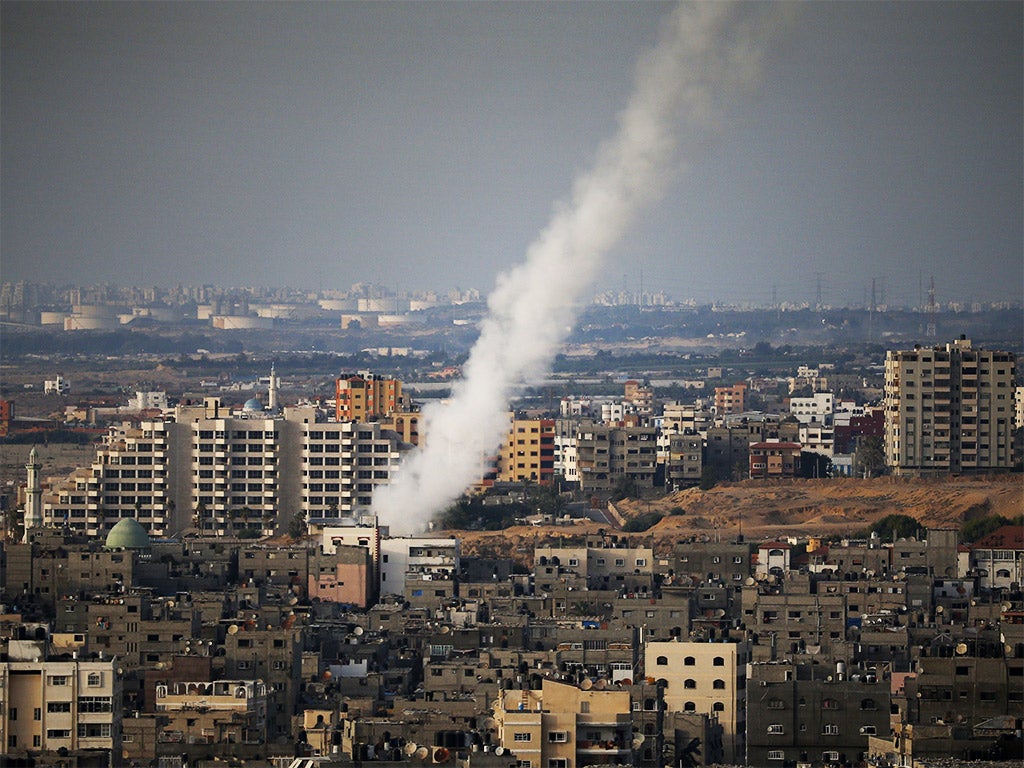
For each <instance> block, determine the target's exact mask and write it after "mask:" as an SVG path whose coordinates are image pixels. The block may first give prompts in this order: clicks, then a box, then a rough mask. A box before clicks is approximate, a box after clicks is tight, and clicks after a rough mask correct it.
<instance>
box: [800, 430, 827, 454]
mask: <svg viewBox="0 0 1024 768" xmlns="http://www.w3.org/2000/svg"><path fill="white" fill-rule="evenodd" d="M799 434H800V445H801V446H803V449H804V450H805V451H810V452H811V453H817V454H820V455H822V456H832V455H833V454H834V453H835V432H833V430H832V427H831V426H825V425H824V424H820V423H816V424H801V425H800V432H799Z"/></svg>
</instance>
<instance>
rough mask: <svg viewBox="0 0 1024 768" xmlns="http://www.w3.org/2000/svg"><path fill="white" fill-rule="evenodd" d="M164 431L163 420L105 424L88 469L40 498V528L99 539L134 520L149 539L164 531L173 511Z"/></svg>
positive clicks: (164, 424)
mask: <svg viewBox="0 0 1024 768" xmlns="http://www.w3.org/2000/svg"><path fill="white" fill-rule="evenodd" d="M168 427H169V425H168V423H167V422H164V421H143V422H141V423H139V424H138V425H137V426H135V425H132V424H129V423H124V424H119V425H114V426H111V427H110V428H109V430H108V432H107V434H106V435H105V436H104V438H103V442H102V444H101V445H100V446H99V448H98V449H97V451H96V459H95V461H93V463H92V465H91V466H89V467H83V468H80V469H77V470H75V472H73V473H72V474H71V476H69V477H68V478H66V479H64V480H63V481H61V482H59V483H57V484H55V485H53V486H52V487H51V488H50V490H49V491H47V492H45V493H44V494H43V500H42V501H43V524H44V525H48V526H56V525H66V526H67V527H69V528H70V529H71V530H73V531H77V532H79V533H83V534H86V535H88V536H100V535H104V534H105V533H106V532H107V531H109V530H110V529H111V528H113V527H114V526H115V525H116V524H117V522H118V521H119V520H121V519H122V518H125V517H134V518H135V519H136V520H138V521H139V523H141V524H142V525H143V527H145V528H146V530H147V532H148V533H149V534H150V535H155V536H162V535H164V534H165V533H167V532H168V530H167V527H168V524H169V522H170V517H171V513H172V512H173V510H174V507H175V504H174V503H173V501H172V498H171V487H170V474H169V466H168V464H169V461H170V437H169V433H168Z"/></svg>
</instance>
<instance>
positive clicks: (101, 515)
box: [42, 397, 410, 538]
mask: <svg viewBox="0 0 1024 768" xmlns="http://www.w3.org/2000/svg"><path fill="white" fill-rule="evenodd" d="M231 414H232V411H231V410H230V409H228V408H226V407H224V406H223V405H222V403H221V401H220V399H219V398H215V397H209V398H206V399H205V400H204V401H203V403H202V404H201V405H193V404H185V405H180V406H178V408H177V409H176V411H175V414H174V418H173V420H168V421H143V422H142V423H141V424H140V425H139V426H138V427H133V426H130V425H120V426H115V427H111V429H110V432H109V433H108V435H107V436H106V437H105V439H104V443H103V445H102V446H101V447H100V448H99V450H98V451H97V458H96V460H95V461H94V462H93V464H92V465H91V467H87V468H81V469H78V470H76V471H75V472H73V473H72V474H71V475H70V476H69V477H68V478H66V479H65V480H63V481H61V482H59V483H57V484H55V485H54V486H53V488H52V490H50V491H48V492H44V493H43V494H42V511H43V522H44V524H45V525H47V526H67V527H68V528H70V529H71V530H72V531H74V532H76V533H81V534H84V535H88V536H93V537H96V536H102V535H105V534H106V533H107V532H108V531H109V530H110V529H111V528H113V526H114V525H116V524H117V523H118V522H119V521H120V520H122V519H124V518H133V519H135V520H136V521H138V522H139V523H140V524H141V525H142V526H143V528H145V529H146V531H147V532H148V533H149V534H150V535H151V536H154V537H158V536H164V535H169V534H172V533H175V532H179V531H182V530H184V529H186V528H194V529H196V530H198V531H199V532H200V533H201V534H202V535H205V536H226V537H238V538H247V537H258V536H268V535H272V534H274V533H275V532H278V531H280V530H283V529H285V528H287V526H288V524H289V523H290V522H291V520H292V519H293V518H294V517H295V516H296V515H300V514H301V515H303V516H304V517H305V519H306V521H307V522H309V523H314V522H316V521H321V522H324V521H329V520H334V519H338V518H340V517H342V516H347V515H351V514H353V513H354V512H355V511H356V510H358V509H361V508H365V507H367V506H369V504H370V500H371V497H372V494H373V489H374V488H375V487H376V486H378V485H382V484H386V483H387V482H389V481H390V478H391V475H392V473H393V472H394V471H395V469H396V468H397V467H398V465H399V463H400V461H401V456H402V453H403V452H404V451H405V450H408V448H409V447H410V445H409V444H408V443H406V442H403V441H402V440H401V438H400V437H399V435H398V434H397V433H395V432H393V431H391V430H388V429H385V428H383V427H382V426H381V425H380V424H379V423H376V422H372V423H358V422H354V421H347V422H318V421H317V413H316V409H315V408H313V407H312V406H306V407H291V408H285V409H284V414H283V416H279V415H274V416H271V415H268V414H263V413H258V412H255V411H253V412H244V411H243V412H242V415H231Z"/></svg>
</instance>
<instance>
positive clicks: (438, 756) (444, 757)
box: [434, 747, 451, 763]
mask: <svg viewBox="0 0 1024 768" xmlns="http://www.w3.org/2000/svg"><path fill="white" fill-rule="evenodd" d="M449 757H451V752H449V751H448V749H447V748H446V747H438V748H437V749H435V750H434V762H435V763H447V762H448V758H449Z"/></svg>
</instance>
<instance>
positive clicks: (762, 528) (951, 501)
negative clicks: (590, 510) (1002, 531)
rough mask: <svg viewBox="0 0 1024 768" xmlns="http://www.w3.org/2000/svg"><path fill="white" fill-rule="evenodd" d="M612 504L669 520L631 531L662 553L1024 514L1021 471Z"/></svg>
mask: <svg viewBox="0 0 1024 768" xmlns="http://www.w3.org/2000/svg"><path fill="white" fill-rule="evenodd" d="M615 508H616V509H617V511H618V512H619V514H620V515H621V516H622V518H623V519H625V520H629V519H632V518H634V517H637V516H639V515H642V514H645V513H647V512H660V513H661V514H663V515H665V517H664V518H663V519H662V520H661V521H660V522H659V523H658V524H657V525H656V526H655V527H653V528H651V529H650V530H648V531H646V532H644V533H639V534H632V535H631V536H632V537H633V538H635V540H636V541H638V542H641V541H642V542H646V543H650V542H653V543H654V546H655V550H656V551H657V552H659V553H664V552H668V551H670V550H671V548H672V546H673V545H674V544H675V542H676V541H678V540H679V539H682V538H686V537H688V536H693V535H698V536H699V535H709V536H714V535H721V536H723V537H725V536H728V537H733V536H735V535H736V534H737V533H740V532H742V533H743V534H744V536H746V537H747V539H749V540H754V541H756V540H760V539H766V538H772V537H776V536H828V535H835V534H853V533H856V532H858V531H861V530H863V529H865V528H867V527H868V526H870V525H871V524H872V523H874V522H876V521H878V520H880V519H881V518H883V517H885V516H886V515H891V514H902V515H910V516H911V517H913V518H915V519H917V520H918V521H919V522H920V523H921V525H922V526H923V527H932V528H953V527H955V528H958V527H960V526H961V525H962V524H963V523H965V522H967V521H969V520H973V519H975V518H979V517H987V516H989V515H1003V516H1004V517H1007V518H1012V517H1015V516H1017V515H1019V514H1021V512H1022V511H1024V476H1021V475H998V476H983V477H953V478H933V479H913V478H894V477H883V478H874V479H870V480H862V479H853V478H842V479H835V480H767V481H765V480H746V481H743V482H738V483H722V484H720V485H717V486H716V487H714V488H712V489H711V490H709V491H702V490H700V489H699V488H690V489H687V490H685V491H679V492H677V493H673V494H669V495H667V496H664V497H662V498H659V499H656V500H651V501H646V500H643V501H638V500H625V501H621V502H618V503H617V504H616V505H615ZM602 527H603V528H605V529H611V528H613V527H614V526H608V525H600V524H598V523H591V522H587V523H577V524H576V525H573V526H548V527H540V528H536V527H533V528H531V527H516V528H510V529H506V530H504V531H496V532H487V533H480V532H459V533H458V535H459V536H460V538H462V539H463V552H464V553H465V554H468V555H472V554H481V555H492V556H498V557H509V556H514V557H516V559H519V560H522V559H525V557H524V556H525V555H527V554H528V553H529V552H532V548H533V546H534V545H535V544H537V543H544V542H547V541H554V540H558V539H560V538H572V537H578V536H580V535H581V534H583V533H584V532H595V531H597V530H598V529H599V528H602Z"/></svg>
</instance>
